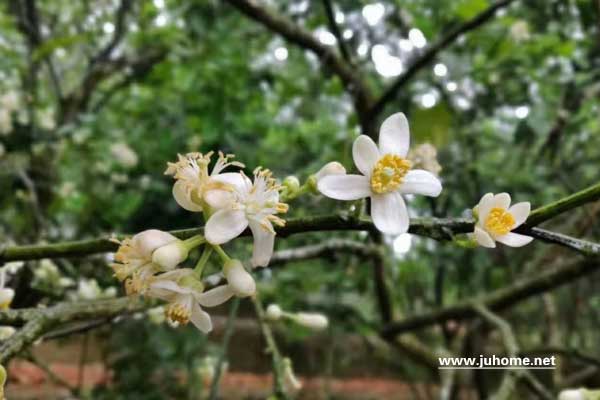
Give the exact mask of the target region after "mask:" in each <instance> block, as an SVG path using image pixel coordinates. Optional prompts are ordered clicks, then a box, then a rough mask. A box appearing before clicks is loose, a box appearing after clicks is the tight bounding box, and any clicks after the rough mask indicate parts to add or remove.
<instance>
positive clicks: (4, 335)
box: [0, 326, 17, 341]
mask: <svg viewBox="0 0 600 400" xmlns="http://www.w3.org/2000/svg"><path fill="white" fill-rule="evenodd" d="M16 331H17V330H16V329H15V328H13V327H12V326H0V341H4V340H6V339H8V338H9V337H11V336H12V335H14V334H15V332H16Z"/></svg>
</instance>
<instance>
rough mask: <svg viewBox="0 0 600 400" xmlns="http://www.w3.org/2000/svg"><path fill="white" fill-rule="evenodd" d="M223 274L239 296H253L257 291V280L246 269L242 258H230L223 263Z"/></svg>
mask: <svg viewBox="0 0 600 400" xmlns="http://www.w3.org/2000/svg"><path fill="white" fill-rule="evenodd" d="M223 274H224V275H225V278H226V279H227V283H228V284H229V287H230V288H231V290H233V292H234V293H235V294H236V296H238V297H247V296H252V295H254V293H256V282H255V281H254V278H252V275H250V274H249V273H248V271H246V269H245V268H244V266H243V265H242V263H241V261H240V260H229V261H227V262H226V263H225V264H224V265H223Z"/></svg>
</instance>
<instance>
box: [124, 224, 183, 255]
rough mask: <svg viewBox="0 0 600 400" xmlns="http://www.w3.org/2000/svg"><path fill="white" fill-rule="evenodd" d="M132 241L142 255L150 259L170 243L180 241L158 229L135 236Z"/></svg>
mask: <svg viewBox="0 0 600 400" xmlns="http://www.w3.org/2000/svg"><path fill="white" fill-rule="evenodd" d="M131 240H132V242H133V244H134V246H135V247H137V248H138V249H139V251H140V252H141V253H142V255H144V256H145V257H147V258H150V257H152V253H153V252H154V250H156V249H158V248H159V247H162V246H165V245H167V244H169V243H173V242H176V241H177V240H179V239H177V238H176V237H175V236H173V235H171V234H170V233H169V232H163V231H160V230H158V229H148V230H145V231H143V232H140V233H138V234H137V235H134V236H133V237H132V238H131Z"/></svg>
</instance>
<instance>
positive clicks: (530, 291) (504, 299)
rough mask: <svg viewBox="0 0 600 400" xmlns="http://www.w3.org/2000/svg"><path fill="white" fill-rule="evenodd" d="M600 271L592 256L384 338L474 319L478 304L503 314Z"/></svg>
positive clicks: (404, 324) (393, 327) (410, 322)
mask: <svg viewBox="0 0 600 400" xmlns="http://www.w3.org/2000/svg"><path fill="white" fill-rule="evenodd" d="M599 269H600V257H590V258H587V259H584V260H580V261H577V262H573V263H571V264H568V265H562V266H559V267H555V268H553V269H551V270H546V271H543V272H541V273H538V274H536V275H535V276H534V277H529V278H524V279H522V280H520V281H517V282H516V283H514V284H512V285H509V286H506V287H504V288H501V289H497V290H495V291H493V292H491V293H489V294H487V295H484V296H481V297H479V298H475V299H472V300H469V301H465V302H459V303H458V304H455V305H452V306H449V307H446V308H443V309H440V310H435V311H431V312H428V313H425V314H421V315H417V316H414V317H408V318H406V319H405V320H403V321H399V322H394V323H391V324H388V325H387V326H385V327H384V328H383V330H382V335H383V336H384V337H393V336H395V335H398V334H400V333H403V332H408V331H412V330H415V329H419V328H424V327H427V326H430V325H434V324H439V323H444V322H446V321H449V320H463V319H470V318H473V317H474V316H475V315H476V313H475V312H474V311H473V304H474V302H476V303H477V304H481V305H483V306H485V307H487V308H489V309H490V310H493V311H500V310H503V309H506V308H508V307H511V306H512V305H514V304H516V303H518V302H520V301H523V300H526V299H528V298H530V297H533V296H536V295H538V294H540V293H544V292H546V291H548V290H552V289H554V288H556V287H559V286H562V285H565V284H567V283H569V282H571V281H573V280H575V279H578V278H580V277H582V276H585V275H589V274H591V273H593V272H596V271H598V270H599Z"/></svg>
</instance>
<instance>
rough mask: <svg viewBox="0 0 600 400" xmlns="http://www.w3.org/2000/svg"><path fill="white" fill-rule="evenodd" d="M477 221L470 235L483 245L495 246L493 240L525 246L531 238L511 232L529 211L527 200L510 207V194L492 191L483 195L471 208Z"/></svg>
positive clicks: (525, 217) (510, 244)
mask: <svg viewBox="0 0 600 400" xmlns="http://www.w3.org/2000/svg"><path fill="white" fill-rule="evenodd" d="M473 211H474V214H477V223H476V224H475V231H474V232H473V234H472V237H473V238H474V239H475V240H476V241H477V243H479V244H480V245H481V246H483V247H490V248H494V247H496V243H495V242H500V243H504V244H505V245H507V246H511V247H521V246H525V245H526V244H527V243H529V242H531V241H532V240H533V238H532V237H530V236H525V235H519V234H518V233H513V232H511V231H512V230H513V229H515V228H517V227H518V226H520V225H521V224H523V223H524V222H525V220H527V217H528V216H529V212H530V211H531V204H529V202H522V203H517V204H515V205H513V206H512V207H510V195H509V194H508V193H499V194H497V195H495V196H494V194H493V193H487V194H486V195H484V196H483V197H482V198H481V200H480V201H479V204H478V205H477V206H475V208H474V209H473Z"/></svg>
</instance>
